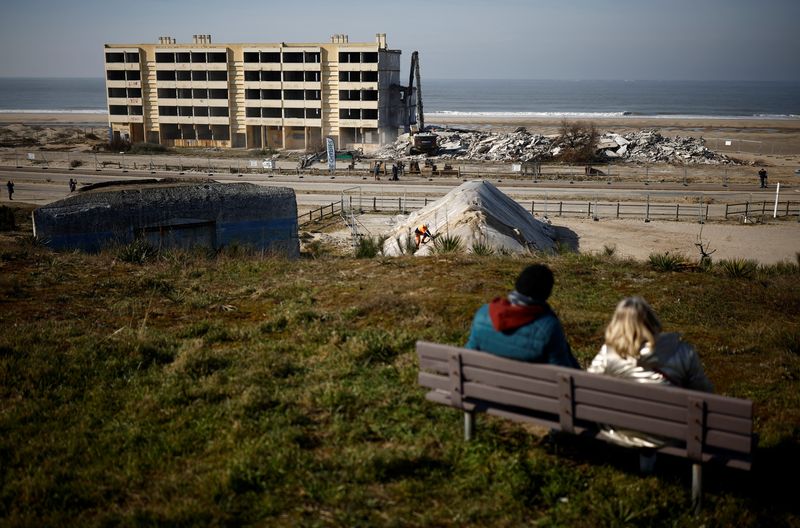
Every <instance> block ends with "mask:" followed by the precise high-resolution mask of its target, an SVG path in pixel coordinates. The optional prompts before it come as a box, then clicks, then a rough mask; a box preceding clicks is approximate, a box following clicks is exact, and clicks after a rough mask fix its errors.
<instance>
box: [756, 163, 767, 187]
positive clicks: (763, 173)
mask: <svg viewBox="0 0 800 528" xmlns="http://www.w3.org/2000/svg"><path fill="white" fill-rule="evenodd" d="M758 178H759V179H760V180H761V188H762V189H766V188H767V171H766V169H764V168H763V167H762V168H761V170H760V171H758Z"/></svg>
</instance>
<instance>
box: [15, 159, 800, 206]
mask: <svg viewBox="0 0 800 528" xmlns="http://www.w3.org/2000/svg"><path fill="white" fill-rule="evenodd" d="M164 177H177V178H181V179H187V180H191V179H207V178H213V179H214V180H217V181H220V182H251V183H255V184H258V185H275V186H288V187H292V188H293V189H295V191H296V192H297V200H298V206H300V207H301V208H310V207H316V206H320V205H324V204H328V203H331V202H333V201H336V200H339V199H340V198H341V196H342V194H343V193H344V194H345V195H346V196H353V197H354V200H355V199H357V198H358V197H359V196H360V197H361V198H362V199H363V200H365V201H367V200H368V201H370V202H371V201H372V199H373V197H377V198H378V199H379V200H396V199H397V198H408V199H414V198H422V197H429V198H437V197H440V196H443V195H444V194H446V193H447V192H449V191H450V190H452V189H453V188H454V187H456V186H458V185H460V184H461V183H462V181H461V180H459V179H457V178H450V179H447V180H441V179H437V180H436V181H435V182H432V181H428V180H426V179H424V178H420V177H417V178H412V177H405V178H403V180H402V181H400V182H390V181H387V180H381V181H375V180H372V179H371V178H369V179H368V178H362V177H358V176H354V177H343V176H337V177H336V178H335V179H332V178H331V177H330V176H321V175H300V176H298V175H278V176H275V177H269V176H268V175H265V174H259V175H243V176H237V175H235V174H230V173H220V174H212V175H211V176H209V174H207V173H185V174H183V175H179V174H177V173H174V172H171V173H165V172H157V173H155V174H151V173H150V172H149V171H128V172H123V171H121V170H118V169H113V170H109V169H105V170H102V171H94V170H87V169H85V168H81V169H77V170H75V171H69V170H63V169H61V170H54V169H39V168H37V169H30V168H23V169H15V168H6V169H0V183H2V187H0V190H1V191H2V201H7V200H8V196H7V194H6V193H5V182H6V181H8V180H13V181H14V182H15V194H14V199H15V200H19V201H22V202H29V203H34V204H37V205H43V204H47V203H50V202H53V201H55V200H59V199H62V198H64V197H66V196H68V195H69V187H68V181H69V179H70V178H75V179H76V180H78V182H79V184H80V185H87V184H91V183H98V182H106V181H121V180H130V179H139V178H142V179H143V178H164ZM490 181H492V183H494V184H495V185H496V186H497V187H498V188H499V189H500V190H502V191H503V192H504V193H506V194H508V195H509V196H511V197H512V198H514V199H516V200H517V201H520V202H530V201H532V200H534V201H536V202H537V203H538V202H543V201H548V202H550V201H561V200H563V201H575V202H581V201H582V202H586V201H601V202H603V201H605V202H616V201H623V202H625V201H634V202H644V201H646V200H648V198H649V199H650V201H651V202H661V203H681V204H687V205H688V204H690V203H698V202H699V201H700V200H703V201H705V202H709V201H710V202H712V203H714V204H717V207H719V204H725V203H737V202H745V201H759V202H760V201H771V200H774V198H775V190H774V189H767V190H762V189H759V188H758V187H757V186H756V185H749V184H732V185H730V186H728V187H723V186H722V185H719V184H706V183H703V184H699V183H695V184H690V185H688V186H684V185H682V184H679V183H650V184H645V183H631V182H625V183H620V182H612V183H611V184H609V183H607V182H583V181H575V182H574V183H573V182H570V181H563V180H562V181H549V180H548V181H539V182H536V183H534V182H532V181H521V180H515V181H508V180H506V181H502V180H497V179H494V180H490ZM780 198H781V200H783V201H785V200H798V201H800V185H786V186H783V187H782V189H781V196H780Z"/></svg>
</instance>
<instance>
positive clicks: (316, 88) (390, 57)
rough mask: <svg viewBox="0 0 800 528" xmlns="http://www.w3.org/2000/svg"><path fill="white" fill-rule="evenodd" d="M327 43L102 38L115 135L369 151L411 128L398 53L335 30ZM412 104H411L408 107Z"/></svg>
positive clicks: (171, 142)
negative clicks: (133, 41)
mask: <svg viewBox="0 0 800 528" xmlns="http://www.w3.org/2000/svg"><path fill="white" fill-rule="evenodd" d="M330 40H331V41H330V42H329V43H324V44H302V43H301V44H297V43H291V44H290V43H285V42H280V43H275V44H212V42H211V36H210V35H194V37H193V39H192V43H191V44H179V43H177V42H176V41H175V39H173V38H171V37H160V38H159V43H158V44H131V45H129V44H106V45H105V72H106V89H107V97H108V119H109V125H110V127H111V133H112V137H113V138H114V139H120V140H128V141H131V142H141V141H147V142H151V143H160V144H162V145H167V146H176V147H233V148H272V149H292V150H320V149H321V148H322V146H323V144H324V141H325V138H326V137H331V138H333V140H334V142H335V144H336V146H337V148H339V149H350V148H363V149H365V150H370V149H372V148H376V147H377V146H378V145H380V144H382V143H388V142H391V141H394V139H395V138H396V137H397V134H398V129H399V128H403V127H407V126H408V125H409V122H408V121H409V116H411V117H410V119H412V120H413V114H412V112H411V111H410V110H409V109H408V103H409V102H411V101H408V100H407V97H406V96H405V89H404V88H403V87H402V86H401V85H400V54H401V52H400V51H398V50H390V49H388V47H387V45H386V35H385V34H383V33H379V34H377V35H376V38H375V42H373V43H351V42H349V39H348V37H347V36H346V35H334V36H333V37H331V39H330ZM411 108H413V105H412V106H411Z"/></svg>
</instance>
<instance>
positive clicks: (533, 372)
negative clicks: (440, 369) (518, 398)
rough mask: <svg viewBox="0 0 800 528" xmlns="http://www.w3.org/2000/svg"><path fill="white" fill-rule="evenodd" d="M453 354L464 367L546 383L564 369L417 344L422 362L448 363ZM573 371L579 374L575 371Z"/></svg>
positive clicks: (474, 351) (447, 346) (448, 347)
mask: <svg viewBox="0 0 800 528" xmlns="http://www.w3.org/2000/svg"><path fill="white" fill-rule="evenodd" d="M453 353H457V354H460V355H461V358H462V359H461V361H462V364H463V365H464V366H470V367H480V368H485V369H487V370H494V371H497V372H504V373H506V374H519V375H522V376H527V377H531V378H535V379H543V380H545V381H546V380H550V379H555V376H556V373H557V372H558V371H559V370H561V369H562V368H563V367H556V366H554V365H544V364H541V363H525V362H523V361H517V360H514V359H508V358H504V357H500V356H494V355H492V354H488V353H486V352H480V351H478V350H468V349H465V348H458V347H454V346H449V345H440V344H438V343H428V342H425V341H418V342H417V354H418V355H419V357H420V360H438V361H445V362H446V361H447V359H448V358H449V356H450V354H453ZM572 370H573V371H574V372H578V371H576V370H574V369H572Z"/></svg>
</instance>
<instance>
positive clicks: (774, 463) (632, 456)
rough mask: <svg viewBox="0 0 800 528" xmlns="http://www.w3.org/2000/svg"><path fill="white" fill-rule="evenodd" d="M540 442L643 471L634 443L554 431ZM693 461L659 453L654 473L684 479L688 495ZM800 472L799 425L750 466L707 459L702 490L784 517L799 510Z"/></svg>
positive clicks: (577, 456)
mask: <svg viewBox="0 0 800 528" xmlns="http://www.w3.org/2000/svg"><path fill="white" fill-rule="evenodd" d="M542 447H543V448H544V449H545V450H546V451H548V452H549V453H551V454H554V455H557V456H561V457H567V458H569V459H571V460H573V461H574V462H576V463H590V464H594V465H610V466H612V467H614V468H615V469H617V470H619V471H623V472H625V473H627V474H630V475H641V473H640V471H639V456H638V451H636V450H635V449H627V448H624V447H620V446H616V445H614V444H609V443H606V442H603V441H600V440H596V439H594V438H590V437H585V436H573V435H568V434H560V433H559V434H556V435H554V437H553V438H552V439H550V438H548V437H545V438H544V439H543V440H542ZM691 468H692V464H691V462H690V461H689V460H687V459H684V458H679V457H674V456H669V455H664V454H659V455H658V459H657V462H656V467H655V471H654V473H653V476H654V477H656V478H658V479H661V480H663V481H665V482H669V481H671V482H680V483H681V485H683V486H684V487H685V489H686V496H687V498H688V497H689V495H690V493H691V486H692V471H691ZM798 474H800V428H797V430H796V431H795V433H794V434H793V435H792V437H791V438H787V439H785V440H784V441H782V442H781V443H779V444H777V445H775V446H770V447H765V448H762V447H759V448H757V449H756V452H755V455H754V459H753V467H752V469H751V470H750V471H743V470H739V469H731V468H728V467H723V466H719V465H716V464H704V465H703V493H704V495H705V496H706V497H707V498H710V497H711V496H713V495H717V494H721V495H733V496H735V497H736V498H738V499H742V500H746V501H752V507H753V509H756V510H760V511H761V514H762V515H763V514H767V515H768V516H769V517H776V518H780V517H781V516H782V515H783V514H798V513H800V501H798V500H797V492H796V489H795V486H794V484H793V483H792V482H793V479H794V477H795V476H796V475H798Z"/></svg>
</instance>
